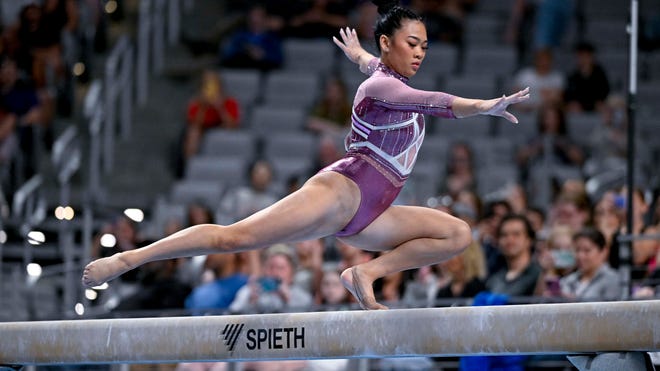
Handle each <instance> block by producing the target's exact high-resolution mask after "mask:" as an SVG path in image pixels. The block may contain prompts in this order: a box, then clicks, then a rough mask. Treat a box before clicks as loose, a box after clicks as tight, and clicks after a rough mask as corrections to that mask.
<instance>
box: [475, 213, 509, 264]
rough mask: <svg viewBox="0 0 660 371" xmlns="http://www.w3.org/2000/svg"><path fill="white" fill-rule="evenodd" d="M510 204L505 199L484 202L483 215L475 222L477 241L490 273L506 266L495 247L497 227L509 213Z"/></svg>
mask: <svg viewBox="0 0 660 371" xmlns="http://www.w3.org/2000/svg"><path fill="white" fill-rule="evenodd" d="M511 212H512V211H511V205H509V203H508V202H507V201H505V200H495V201H491V202H488V203H486V207H485V208H484V215H483V217H482V218H481V219H480V220H479V222H478V224H477V229H478V231H479V242H480V243H481V248H482V249H483V251H484V255H485V257H486V268H487V269H486V271H487V272H488V274H492V273H494V272H496V271H498V270H500V269H502V268H504V267H505V266H506V262H505V261H504V257H503V256H502V253H501V252H500V250H499V248H498V247H497V229H498V228H499V225H500V223H501V221H502V218H504V217H505V216H506V215H508V214H511Z"/></svg>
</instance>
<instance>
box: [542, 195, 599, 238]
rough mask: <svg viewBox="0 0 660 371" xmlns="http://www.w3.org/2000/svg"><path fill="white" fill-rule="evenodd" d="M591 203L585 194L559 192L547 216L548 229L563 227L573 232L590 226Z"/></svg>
mask: <svg viewBox="0 0 660 371" xmlns="http://www.w3.org/2000/svg"><path fill="white" fill-rule="evenodd" d="M591 213H592V207H591V201H590V200H589V197H588V196H587V194H586V192H567V191H564V192H561V193H560V194H559V195H558V196H557V198H556V199H555V201H554V203H553V205H552V208H551V210H550V212H549V216H548V224H549V226H550V227H554V226H558V225H564V226H568V227H569V228H571V229H572V230H574V231H579V230H580V229H582V228H584V227H586V226H587V225H591V222H592V217H591Z"/></svg>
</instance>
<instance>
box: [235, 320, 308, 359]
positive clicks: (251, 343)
mask: <svg viewBox="0 0 660 371" xmlns="http://www.w3.org/2000/svg"><path fill="white" fill-rule="evenodd" d="M244 327H245V324H227V325H226V326H225V328H224V330H222V338H223V339H224V343H225V346H226V347H227V350H229V351H230V352H231V351H233V350H234V348H235V347H236V344H237V343H238V340H239V339H240V337H241V333H242V332H243V328H244ZM245 337H246V339H245V347H246V348H247V349H249V350H261V349H299V348H305V328H304V327H277V328H257V329H252V328H251V329H248V330H247V331H246V336H245Z"/></svg>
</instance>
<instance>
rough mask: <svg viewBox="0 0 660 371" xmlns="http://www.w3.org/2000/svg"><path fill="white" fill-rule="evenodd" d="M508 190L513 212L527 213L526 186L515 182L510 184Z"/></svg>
mask: <svg viewBox="0 0 660 371" xmlns="http://www.w3.org/2000/svg"><path fill="white" fill-rule="evenodd" d="M506 190H507V192H506V200H507V202H508V203H509V205H511V210H512V212H514V213H516V214H525V213H526V212H527V207H528V200H527V193H526V192H525V187H523V185H522V184H520V183H514V184H510V185H509V186H508V187H507V189H506Z"/></svg>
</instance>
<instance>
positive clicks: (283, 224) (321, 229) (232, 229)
mask: <svg viewBox="0 0 660 371" xmlns="http://www.w3.org/2000/svg"><path fill="white" fill-rule="evenodd" d="M359 203H360V191H359V189H358V187H357V185H356V184H355V183H354V182H353V181H351V180H349V179H348V178H346V177H344V176H343V175H340V174H338V173H335V172H323V173H319V174H317V175H315V176H313V177H312V178H311V179H309V180H308V181H307V182H306V183H305V184H304V185H303V187H302V188H300V189H299V190H298V191H296V192H294V193H292V194H290V195H289V196H287V197H285V198H283V199H282V200H280V201H278V202H277V203H275V204H273V205H271V206H270V207H268V208H266V209H264V210H261V211H259V212H257V213H255V214H253V215H251V216H249V217H247V218H245V219H243V220H241V221H238V222H236V223H234V224H232V225H229V226H221V225H215V224H202V225H196V226H192V227H189V228H186V229H184V230H181V231H179V232H177V233H174V234H172V235H170V236H168V237H165V238H163V239H161V240H159V241H156V242H154V243H152V244H150V245H148V246H145V247H142V248H139V249H135V250H129V251H124V252H121V253H118V254H115V255H112V256H110V257H107V258H102V259H98V260H95V261H93V262H91V263H89V264H88V265H87V266H86V267H85V269H84V272H83V277H82V283H83V285H85V286H87V287H92V286H97V285H100V284H102V283H104V282H107V281H109V280H111V279H113V278H116V277H118V276H120V275H121V274H123V273H125V272H127V271H129V270H131V269H134V268H137V267H139V266H140V265H142V264H145V263H148V262H150V261H154V260H163V259H173V258H179V257H188V256H195V255H206V254H215V253H222V252H239V251H246V250H254V249H259V248H262V247H267V246H270V245H272V244H275V243H280V242H295V241H303V240H308V239H313V238H320V237H324V236H327V235H331V234H334V233H336V232H337V231H339V230H340V229H341V228H343V227H344V226H345V225H346V224H348V222H349V221H350V220H351V218H352V217H353V215H355V213H356V211H357V208H358V205H359Z"/></svg>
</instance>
